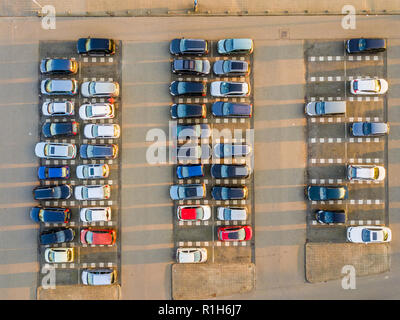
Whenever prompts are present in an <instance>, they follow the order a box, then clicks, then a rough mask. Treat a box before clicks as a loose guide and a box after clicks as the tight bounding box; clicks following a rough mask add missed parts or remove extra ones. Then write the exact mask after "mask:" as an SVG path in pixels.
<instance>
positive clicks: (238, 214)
mask: <svg viewBox="0 0 400 320" xmlns="http://www.w3.org/2000/svg"><path fill="white" fill-rule="evenodd" d="M217 218H218V219H219V220H227V221H233V220H241V221H244V220H247V209H246V208H233V207H218V208H217Z"/></svg>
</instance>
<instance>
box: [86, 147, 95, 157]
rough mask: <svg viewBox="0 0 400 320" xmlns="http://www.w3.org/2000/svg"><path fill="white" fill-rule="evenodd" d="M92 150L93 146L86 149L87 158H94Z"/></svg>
mask: <svg viewBox="0 0 400 320" xmlns="http://www.w3.org/2000/svg"><path fill="white" fill-rule="evenodd" d="M93 150H94V148H93V146H88V147H87V151H86V152H87V155H88V157H89V158H91V157H93V156H94V153H93Z"/></svg>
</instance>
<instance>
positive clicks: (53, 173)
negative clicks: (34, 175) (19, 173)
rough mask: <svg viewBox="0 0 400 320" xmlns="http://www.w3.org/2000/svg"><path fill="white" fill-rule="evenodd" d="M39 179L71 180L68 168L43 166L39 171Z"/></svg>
mask: <svg viewBox="0 0 400 320" xmlns="http://www.w3.org/2000/svg"><path fill="white" fill-rule="evenodd" d="M38 178H39V179H41V180H46V179H69V167H68V166H52V167H49V166H41V167H39V169H38Z"/></svg>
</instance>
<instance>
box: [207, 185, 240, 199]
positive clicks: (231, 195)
mask: <svg viewBox="0 0 400 320" xmlns="http://www.w3.org/2000/svg"><path fill="white" fill-rule="evenodd" d="M211 194H212V197H213V198H214V200H241V199H246V198H247V194H248V190H247V187H245V186H244V187H213V188H212V191H211Z"/></svg>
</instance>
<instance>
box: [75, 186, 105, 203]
mask: <svg viewBox="0 0 400 320" xmlns="http://www.w3.org/2000/svg"><path fill="white" fill-rule="evenodd" d="M110 194H111V188H110V186H109V185H97V186H96V185H89V186H76V187H75V198H76V199H77V200H103V199H108V198H110Z"/></svg>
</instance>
